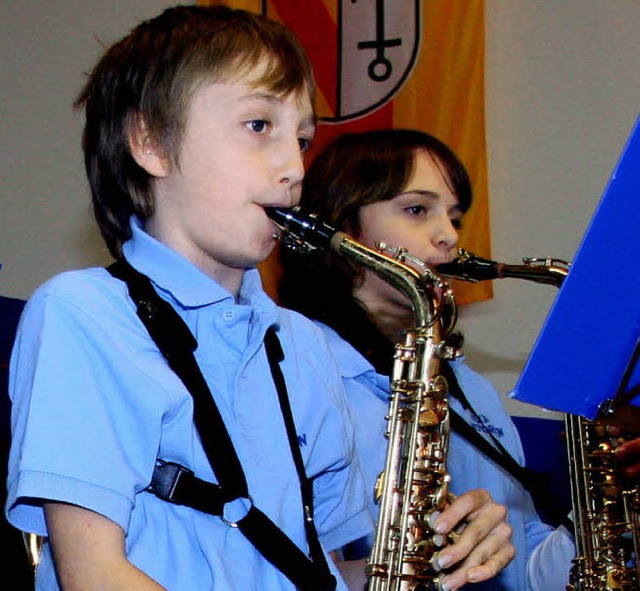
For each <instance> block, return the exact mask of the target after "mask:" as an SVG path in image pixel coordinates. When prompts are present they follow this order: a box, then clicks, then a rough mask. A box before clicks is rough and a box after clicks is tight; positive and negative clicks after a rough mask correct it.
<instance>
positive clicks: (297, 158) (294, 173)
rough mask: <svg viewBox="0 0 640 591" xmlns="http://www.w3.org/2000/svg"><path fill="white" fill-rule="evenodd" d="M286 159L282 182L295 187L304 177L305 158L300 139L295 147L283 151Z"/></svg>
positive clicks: (281, 171)
mask: <svg viewBox="0 0 640 591" xmlns="http://www.w3.org/2000/svg"><path fill="white" fill-rule="evenodd" d="M283 157H284V161H283V164H282V168H281V170H280V173H279V174H280V178H279V182H280V184H283V185H287V186H288V187H289V189H293V188H295V187H297V186H299V185H300V183H301V182H302V179H303V178H304V159H303V156H302V152H301V151H300V146H299V144H298V140H297V139H296V143H295V149H292V148H287V150H286V153H283Z"/></svg>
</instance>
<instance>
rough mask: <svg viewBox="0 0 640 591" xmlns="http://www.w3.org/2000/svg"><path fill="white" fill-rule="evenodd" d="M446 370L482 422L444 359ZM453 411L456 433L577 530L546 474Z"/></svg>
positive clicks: (454, 390)
mask: <svg viewBox="0 0 640 591" xmlns="http://www.w3.org/2000/svg"><path fill="white" fill-rule="evenodd" d="M442 373H443V375H444V377H445V378H446V380H447V383H448V384H449V393H450V395H452V396H453V397H454V398H456V399H457V400H458V401H459V402H460V403H461V404H462V407H463V408H464V409H465V410H467V411H468V412H470V413H471V414H472V415H473V416H474V418H475V419H476V420H477V421H478V422H479V423H482V421H481V420H480V417H479V416H478V413H477V412H476V410H475V409H474V408H473V407H472V406H471V404H470V402H469V400H468V399H467V397H466V396H465V394H464V392H463V391H462V388H461V387H460V384H459V383H458V379H457V378H456V375H455V373H454V372H453V368H452V367H451V365H450V364H448V363H443V364H442ZM449 415H450V418H451V427H452V429H453V430H454V431H455V432H456V433H458V435H460V436H461V437H462V438H463V439H466V440H467V441H468V442H469V443H470V444H471V445H473V446H474V447H475V448H476V449H477V450H479V451H480V452H482V453H483V454H484V455H485V456H486V457H488V458H489V459H490V460H491V461H493V462H494V463H495V464H497V465H498V466H500V467H501V468H502V469H503V470H504V471H505V472H507V474H510V475H511V477H512V478H514V479H515V480H517V481H518V482H520V484H522V486H523V487H524V488H525V490H527V491H528V492H529V494H531V496H532V497H533V499H534V501H535V502H536V503H537V504H538V505H539V506H540V507H542V508H544V510H545V511H546V512H547V514H548V515H549V517H550V518H551V519H553V521H554V522H555V523H559V524H562V525H564V526H565V527H567V528H568V529H569V531H573V524H572V523H571V521H570V520H569V518H568V517H567V515H566V512H565V511H564V509H563V508H562V507H561V506H560V504H559V503H558V501H557V500H556V499H554V498H553V497H552V496H551V494H550V493H549V489H548V482H547V480H546V479H545V477H544V476H543V475H542V474H540V473H539V472H536V471H535V470H531V469H529V468H526V467H524V466H521V465H520V464H519V463H518V462H516V460H515V459H514V458H513V456H511V454H510V453H509V452H508V451H507V450H506V449H505V448H504V446H503V445H502V444H501V443H500V441H499V440H498V439H497V438H496V437H495V436H494V435H493V433H491V432H490V431H489V436H490V437H491V441H492V442H493V445H492V444H491V443H490V442H489V441H488V440H487V439H485V438H484V437H483V436H482V435H480V433H478V432H477V431H476V430H475V429H474V428H473V427H472V426H471V425H469V423H467V422H466V421H465V420H464V419H463V418H462V417H461V416H460V415H459V414H458V413H457V412H455V411H454V410H453V409H449Z"/></svg>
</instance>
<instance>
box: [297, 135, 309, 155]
mask: <svg viewBox="0 0 640 591" xmlns="http://www.w3.org/2000/svg"><path fill="white" fill-rule="evenodd" d="M298 145H299V146H300V151H301V152H308V151H309V149H310V148H311V140H310V139H308V138H306V137H299V138H298Z"/></svg>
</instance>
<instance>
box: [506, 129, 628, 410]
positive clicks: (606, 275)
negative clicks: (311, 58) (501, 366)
mask: <svg viewBox="0 0 640 591" xmlns="http://www.w3.org/2000/svg"><path fill="white" fill-rule="evenodd" d="M639 343H640V117H639V118H638V120H637V121H636V124H635V127H634V128H633V130H632V132H631V135H630V137H629V140H628V141H627V144H626V146H625V147H624V149H623V151H622V154H621V156H620V158H619V161H618V164H617V166H616V167H615V169H614V171H613V173H612V175H611V178H610V180H609V183H608V185H607V187H606V189H605V191H604V194H603V196H602V199H601V200H600V203H599V205H598V207H597V208H596V212H595V214H594V216H593V218H592V220H591V222H590V224H589V227H588V228H587V231H586V233H585V235H584V237H583V240H582V242H581V244H580V247H579V249H578V251H577V254H576V256H575V257H574V260H573V262H572V264H571V266H570V269H569V274H568V275H567V277H566V279H565V280H564V282H563V284H562V286H561V288H560V290H559V292H558V295H557V296H556V299H555V301H554V303H553V305H552V307H551V309H550V311H549V314H548V315H547V318H546V320H545V323H544V325H543V327H542V331H541V332H540V334H539V336H538V339H537V341H536V343H535V345H534V347H533V349H532V351H531V354H530V356H529V359H528V360H527V363H526V365H525V367H524V369H523V371H522V373H521V375H520V378H519V380H518V382H517V384H516V387H515V390H514V391H513V392H512V393H511V395H510V396H511V397H512V398H514V399H516V400H519V401H521V402H527V403H530V404H534V405H536V406H541V407H544V408H547V409H550V410H557V411H561V412H566V413H571V414H576V415H581V416H583V417H585V418H588V419H594V418H596V417H597V416H598V415H599V414H601V413H602V412H604V411H605V410H606V409H607V408H609V407H611V406H618V405H619V404H621V403H627V402H631V403H632V404H634V405H639V406H640V397H638V394H639V393H640V364H639V363H638V357H640V345H639Z"/></svg>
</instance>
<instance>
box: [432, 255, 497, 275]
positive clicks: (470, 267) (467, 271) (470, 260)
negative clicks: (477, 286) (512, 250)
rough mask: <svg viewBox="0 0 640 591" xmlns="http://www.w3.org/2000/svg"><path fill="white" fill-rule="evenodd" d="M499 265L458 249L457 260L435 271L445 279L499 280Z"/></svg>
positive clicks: (439, 266)
mask: <svg viewBox="0 0 640 591" xmlns="http://www.w3.org/2000/svg"><path fill="white" fill-rule="evenodd" d="M502 266H503V265H501V264H500V263H497V262H496V261H491V260H489V259H483V258H481V257H478V256H476V255H474V254H473V253H471V252H469V251H468V250H464V249H462V248H460V249H459V250H458V258H456V259H455V260H453V261H451V262H450V263H444V264H442V265H438V266H437V267H436V270H437V271H438V273H440V274H441V275H444V276H445V277H453V278H455V279H462V280H464V281H470V282H473V283H475V282H477V281H487V280H492V279H499V278H500V277H501V276H502V275H501V267H502Z"/></svg>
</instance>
